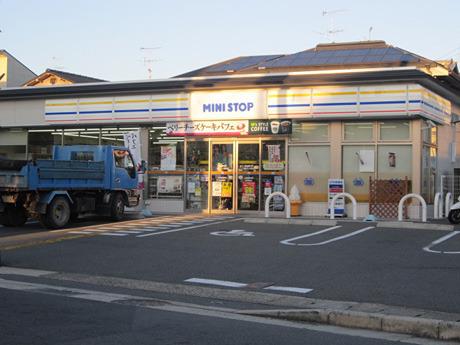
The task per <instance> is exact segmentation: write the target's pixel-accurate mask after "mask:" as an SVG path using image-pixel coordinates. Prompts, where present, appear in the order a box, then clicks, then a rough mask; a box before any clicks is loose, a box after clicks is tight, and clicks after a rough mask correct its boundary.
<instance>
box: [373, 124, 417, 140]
mask: <svg viewBox="0 0 460 345" xmlns="http://www.w3.org/2000/svg"><path fill="white" fill-rule="evenodd" d="M409 139H410V123H409V121H385V122H380V140H409Z"/></svg>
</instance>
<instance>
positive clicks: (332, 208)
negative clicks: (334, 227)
mask: <svg viewBox="0 0 460 345" xmlns="http://www.w3.org/2000/svg"><path fill="white" fill-rule="evenodd" d="M342 196H344V197H346V198H348V199H350V200H351V202H352V204H353V220H356V219H357V215H356V214H357V208H358V204H357V203H356V199H355V197H354V196H353V195H351V194H350V193H339V194H336V195H334V197H333V198H332V200H331V205H330V206H329V207H330V210H331V219H334V218H335V210H334V207H335V202H336V201H337V199H338V198H340V197H342Z"/></svg>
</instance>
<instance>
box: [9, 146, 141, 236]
mask: <svg viewBox="0 0 460 345" xmlns="http://www.w3.org/2000/svg"><path fill="white" fill-rule="evenodd" d="M137 185H138V181H137V169H136V167H135V165H134V161H133V158H132V156H131V153H130V152H129V150H128V149H127V148H125V147H117V146H111V145H107V146H93V145H75V146H54V147H53V159H49V160H35V161H24V160H22V161H21V160H9V159H0V223H1V224H3V225H4V226H21V225H23V224H24V223H25V222H26V221H27V219H29V218H35V219H38V220H39V221H40V222H41V223H42V224H43V225H44V226H45V227H47V228H51V229H58V228H62V227H64V226H65V225H66V224H67V223H68V222H69V220H72V219H75V218H77V217H78V216H79V215H82V214H85V213H96V214H98V215H107V216H110V217H111V218H112V219H113V220H120V219H122V218H123V215H124V210H125V207H134V206H137V205H138V204H139V198H140V193H139V190H137V189H136V188H137Z"/></svg>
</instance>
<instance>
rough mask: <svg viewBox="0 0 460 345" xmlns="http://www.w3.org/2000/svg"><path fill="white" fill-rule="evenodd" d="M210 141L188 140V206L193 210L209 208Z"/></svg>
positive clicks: (198, 210) (199, 210)
mask: <svg viewBox="0 0 460 345" xmlns="http://www.w3.org/2000/svg"><path fill="white" fill-rule="evenodd" d="M208 156H209V142H207V141H199V140H197V141H187V171H186V173H187V174H186V181H187V184H186V195H187V197H186V208H187V210H189V211H192V212H202V211H205V210H207V209H208V179H209V158H208Z"/></svg>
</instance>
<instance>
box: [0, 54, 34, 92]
mask: <svg viewBox="0 0 460 345" xmlns="http://www.w3.org/2000/svg"><path fill="white" fill-rule="evenodd" d="M36 76H37V75H36V74H35V73H34V72H32V71H31V70H30V69H29V68H27V67H26V66H25V65H24V64H23V63H21V62H20V61H19V60H18V59H16V58H15V57H14V56H13V55H11V54H10V53H8V52H7V51H6V50H2V49H0V89H3V88H6V87H18V86H21V85H22V84H23V83H25V82H26V81H27V80H30V79H31V78H34V77H36Z"/></svg>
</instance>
